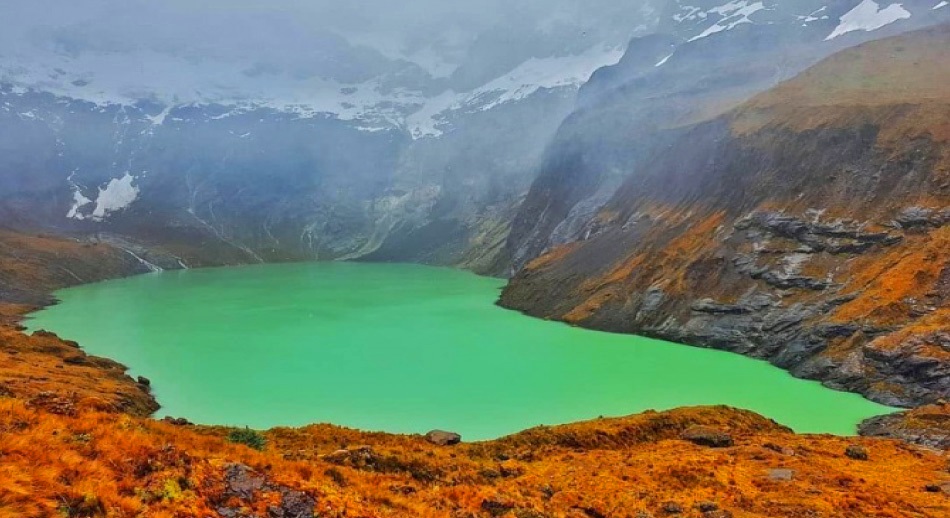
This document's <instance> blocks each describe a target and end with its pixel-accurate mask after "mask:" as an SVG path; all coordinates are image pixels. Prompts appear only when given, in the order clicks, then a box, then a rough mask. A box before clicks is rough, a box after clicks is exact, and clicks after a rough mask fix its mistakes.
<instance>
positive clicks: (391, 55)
mask: <svg viewBox="0 0 950 518" xmlns="http://www.w3.org/2000/svg"><path fill="white" fill-rule="evenodd" d="M249 3H250V4H254V5H255V8H254V9H223V10H222V9H218V10H211V8H207V7H205V6H193V5H191V4H189V3H187V2H177V1H173V2H168V3H164V4H161V5H159V4H150V3H144V4H142V5H136V6H131V5H127V4H126V3H123V2H115V1H113V0H98V1H93V0H84V1H83V2H79V3H77V4H75V5H74V6H70V7H65V6H61V5H60V6H53V5H45V10H44V4H49V2H37V3H36V4H30V5H26V4H23V5H9V6H4V7H2V8H0V14H4V18H5V19H23V20H24V22H25V23H24V27H22V28H21V27H19V26H17V27H11V30H9V31H7V32H5V33H4V34H3V35H0V43H2V46H0V48H2V49H3V50H0V132H2V133H3V134H4V135H10V138H6V139H4V141H3V142H2V143H0V146H2V156H0V192H2V194H0V214H2V215H3V216H4V221H5V222H7V224H8V225H17V226H19V227H20V228H28V229H40V230H52V231H55V232H61V233H69V234H75V235H96V236H99V237H98V238H99V239H103V240H108V241H110V242H113V243H116V242H119V241H122V242H125V245H123V246H126V245H128V246H127V248H129V249H130V250H135V251H136V253H138V254H140V255H142V256H143V257H145V256H147V255H149V254H151V258H147V259H146V260H147V261H149V262H151V263H152V264H154V265H156V266H158V267H163V268H170V267H179V266H180V265H181V264H184V265H188V266H199V265H204V264H220V263H235V262H249V261H251V262H253V261H271V260H293V259H366V260H405V261H417V262H426V263H438V264H458V265H462V266H466V267H469V268H473V269H477V270H485V269H488V268H490V267H491V265H492V264H494V262H495V258H496V256H498V253H499V252H500V251H501V249H502V246H503V244H504V241H505V238H506V236H507V231H508V228H509V224H510V221H511V220H512V219H513V213H514V211H515V209H516V207H517V205H518V203H519V202H520V200H521V197H522V196H523V194H524V192H526V191H527V189H528V187H529V185H530V182H531V180H532V179H533V177H534V173H535V171H536V168H537V166H536V164H537V162H538V160H539V157H540V156H541V155H542V153H543V150H544V148H545V146H546V145H547V143H548V142H549V141H550V139H551V138H552V136H553V133H554V131H555V129H556V128H557V127H558V125H559V124H560V122H561V121H562V120H563V118H564V116H566V115H567V114H568V113H569V112H570V110H571V109H572V108H573V106H574V101H575V94H576V92H577V90H578V88H579V86H580V85H581V84H583V83H584V82H585V81H587V79H588V78H589V77H590V75H591V73H592V72H593V71H594V70H596V69H598V68H600V67H601V66H603V65H606V64H611V63H614V62H616V61H617V60H618V59H619V58H620V56H621V55H622V53H623V46H624V44H625V42H626V41H627V40H628V39H629V37H630V35H631V34H636V33H643V32H648V31H649V30H651V28H652V26H653V25H655V23H656V20H657V15H656V13H657V12H658V11H657V8H654V7H653V5H654V3H653V2H648V3H645V4H642V5H641V6H639V7H638V8H636V9H628V8H625V9H617V7H616V6H613V4H614V3H613V2H598V3H597V4H598V7H600V8H601V9H595V10H590V11H586V10H584V9H581V6H579V4H578V3H576V2H571V1H565V2H559V3H558V4H555V5H549V6H532V5H527V4H525V5H522V6H510V7H499V8H498V9H496V10H494V11H489V12H488V13H486V12H482V11H480V10H478V9H475V8H468V7H465V8H459V9H445V8H441V7H438V6H428V7H427V8H425V9H422V8H421V6H417V7H413V8H409V9H406V10H405V12H398V13H393V12H392V11H393V9H392V7H391V6H388V4H386V3H385V2H375V4H378V5H376V7H377V11H378V13H374V12H373V11H372V10H369V9H367V8H366V6H365V5H364V6H347V5H339V6H334V5H333V4H332V3H315V4H314V5H312V6H309V7H308V6H303V5H302V4H300V3H295V2H277V3H276V4H274V5H271V4H269V3H266V2H257V3H255V2H249ZM137 4H138V3H137ZM258 4H260V5H258ZM284 4H286V5H284ZM601 4H602V5H601ZM208 5H211V4H208ZM430 8H431V9H430ZM40 10H42V13H40V12H38V11H40ZM417 10H418V11H419V12H416V11H417ZM2 11H5V13H4V12H2ZM499 13H500V14H499ZM387 16H392V17H400V21H401V24H402V26H399V27H396V28H394V26H393V24H392V23H391V22H392V20H390V19H387ZM40 19H42V20H44V23H43V24H36V23H32V24H31V23H27V22H31V21H35V20H40ZM462 22H465V23H462ZM380 24H384V25H385V27H387V29H386V30H383V28H382V27H381V26H380ZM203 33H208V34H214V35H216V36H217V37H216V38H201V37H196V36H195V34H199V35H200V34H203Z"/></svg>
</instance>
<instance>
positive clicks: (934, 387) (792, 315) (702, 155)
mask: <svg viewBox="0 0 950 518" xmlns="http://www.w3.org/2000/svg"><path fill="white" fill-rule="evenodd" d="M948 47H950V27H947V26H943V27H940V28H937V29H931V30H927V31H921V32H918V33H911V34H908V35H905V36H900V37H895V38H891V39H887V40H882V41H878V42H873V43H869V44H864V45H862V46H860V47H857V48H855V49H851V50H848V51H844V52H842V53H840V54H837V55H835V56H833V57H831V58H829V59H828V60H826V61H824V62H822V63H821V64H819V65H817V66H816V67H814V68H813V69H810V70H808V71H807V72H805V73H804V74H802V75H801V76H799V77H797V78H795V79H793V80H791V81H789V82H787V83H784V84H782V85H781V86H779V87H778V88H776V89H774V90H772V91H769V92H767V93H765V94H762V95H760V96H758V97H756V98H755V99H753V100H752V101H750V102H748V103H746V104H744V105H743V106H741V107H740V108H738V109H736V110H733V111H731V112H729V113H728V114H726V115H724V116H722V117H719V118H717V119H715V120H713V121H711V122H708V123H703V124H699V125H697V126H695V127H693V128H692V129H691V130H690V131H689V132H688V133H687V134H686V135H685V137H683V138H681V139H680V140H679V141H678V142H676V143H675V144H674V145H672V146H671V147H670V148H669V149H668V150H665V151H663V152H660V153H659V154H657V155H656V156H655V157H654V158H653V159H652V160H650V161H649V164H648V165H646V166H644V167H642V168H640V169H638V170H636V171H634V172H633V174H631V175H630V176H629V177H628V179H627V180H626V181H625V183H624V184H623V185H622V186H621V187H620V189H619V190H618V191H617V193H616V194H615V195H614V197H613V198H612V199H611V201H610V202H608V203H607V204H606V205H605V206H604V208H603V209H601V210H600V211H599V212H598V213H597V214H596V216H595V217H594V218H592V220H591V221H590V222H589V223H588V231H587V235H588V238H587V239H584V240H582V241H578V242H574V243H570V244H567V245H565V246H561V247H558V248H555V249H553V250H551V251H550V252H548V253H547V254H545V255H543V256H541V257H539V258H537V259H535V260H534V261H532V262H531V263H529V264H528V265H527V266H526V267H525V268H524V270H522V271H521V272H520V273H518V274H517V275H516V276H515V277H514V278H513V279H512V281H511V283H510V285H509V286H508V287H507V289H506V290H505V291H504V294H503V296H502V299H501V303H502V304H503V305H505V306H507V307H511V308H516V309H520V310H522V311H525V312H527V313H529V314H531V315H535V316H538V317H544V318H553V319H559V320H563V321H566V322H570V323H573V324H577V325H582V326H586V327H591V328H596V329H605V330H611V331H619V332H628V333H640V334H648V335H653V336H658V337H662V338H667V339H671V340H676V341H680V342H684V343H690V344H694V345H698V346H703V347H715V348H719V349H725V350H730V351H735V352H738V353H741V354H746V355H749V356H753V357H758V358H763V359H767V360H769V361H771V362H772V363H774V364H776V365H778V366H781V367H783V368H786V369H788V370H789V371H791V372H792V373H793V374H795V375H797V376H801V377H806V378H812V379H818V380H821V381H823V382H824V383H825V384H826V385H828V386H830V387H834V388H839V389H844V390H852V391H857V392H860V393H862V394H864V395H866V396H867V397H869V398H871V399H873V400H876V401H880V402H884V403H888V404H894V405H903V406H917V405H922V404H927V403H934V402H938V401H940V400H943V399H947V398H950V334H948V331H947V330H948V328H950V133H948V127H950V126H948V121H950V98H948V95H950V94H948V92H947V90H946V87H945V85H946V84H947V79H948V78H950V63H948V62H947V60H946V59H945V56H943V57H941V55H940V54H941V52H942V50H941V49H946V48H948Z"/></svg>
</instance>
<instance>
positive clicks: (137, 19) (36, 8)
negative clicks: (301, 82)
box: [0, 0, 646, 58]
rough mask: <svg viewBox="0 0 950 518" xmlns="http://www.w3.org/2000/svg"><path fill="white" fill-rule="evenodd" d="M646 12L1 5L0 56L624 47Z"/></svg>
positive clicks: (177, 3)
mask: <svg viewBox="0 0 950 518" xmlns="http://www.w3.org/2000/svg"><path fill="white" fill-rule="evenodd" d="M645 5H646V3H645V2H643V1H642V0H478V1H471V0H469V1H453V0H406V1H396V0H309V1H308V0H4V1H3V2H0V41H2V43H3V49H0V53H2V52H10V51H11V50H13V49H17V50H19V51H23V50H25V49H24V47H25V46H29V47H33V46H48V45H51V44H55V45H59V46H60V47H61V48H60V50H62V51H69V52H81V51H113V50H116V51H123V50H128V49H133V48H141V47H146V48H152V49H159V50H163V51H173V52H189V51H190V52H197V53H200V54H202V55H203V56H207V57H219V58H234V57H249V56H250V57H252V58H268V57H272V56H276V55H280V54H287V53H293V52H300V51H301V50H302V47H304V48H305V46H306V45H308V44H313V43H314V40H315V39H316V38H319V37H320V35H325V34H327V33H336V34H341V35H345V36H347V37H348V38H349V39H351V40H352V41H358V42H363V43H366V44H369V45H372V46H373V47H374V48H377V50H381V51H383V52H385V53H387V54H390V55H392V54H398V53H403V52H408V53H412V52H413V51H414V50H415V49H417V48H424V47H426V46H429V45H432V44H436V45H439V46H440V47H448V46H450V45H456V46H459V47H464V46H466V45H469V44H471V41H470V40H471V39H472V38H474V37H476V36H477V35H478V34H479V33H481V32H483V31H485V30H486V29H488V28H491V27H504V28H505V29H506V30H508V31H513V32H518V31H528V32H531V31H535V30H542V31H544V30H547V31H552V32H555V33H556V32H557V31H572V32H573V31H578V30H579V31H580V32H581V33H582V34H584V35H585V36H587V37H589V38H590V39H591V40H603V41H610V42H623V41H624V40H626V39H627V38H628V37H629V36H630V35H631V34H633V32H634V31H635V29H636V28H637V26H638V25H639V24H640V22H641V21H642V20H641V19H642V11H643V10H644V6H645ZM563 36H564V40H565V41H574V40H575V39H576V38H575V36H576V35H574V34H563ZM453 40H455V41H453ZM4 49H5V50H4Z"/></svg>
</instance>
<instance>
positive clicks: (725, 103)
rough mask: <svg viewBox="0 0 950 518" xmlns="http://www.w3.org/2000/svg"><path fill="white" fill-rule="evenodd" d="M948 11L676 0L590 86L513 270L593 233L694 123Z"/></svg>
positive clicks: (553, 155) (845, 2)
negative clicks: (606, 207) (642, 172)
mask: <svg viewBox="0 0 950 518" xmlns="http://www.w3.org/2000/svg"><path fill="white" fill-rule="evenodd" d="M941 20H943V21H950V9H947V8H946V7H945V6H941V4H939V3H938V2H932V1H930V0H920V1H911V2H903V3H899V4H898V3H892V4H878V3H876V2H874V1H872V0H836V1H825V0H817V1H816V0H798V1H794V2H779V1H774V0H771V1H769V0H765V1H755V2H753V1H751V0H736V1H731V2H728V3H723V2H721V1H719V0H706V1H691V2H685V1H677V2H669V3H668V4H667V7H666V9H665V10H664V11H662V13H661V16H660V21H659V22H658V25H657V29H656V30H655V31H653V32H651V33H650V34H648V35H644V36H642V37H637V38H634V40H633V41H631V43H630V44H629V46H628V48H627V51H626V53H625V54H624V57H623V58H622V59H621V60H620V62H619V63H617V64H616V65H614V66H609V67H605V68H603V69H601V70H598V71H597V72H596V73H595V74H594V75H593V77H592V78H591V80H590V81H589V82H588V83H587V84H586V85H585V86H584V87H583V88H582V89H581V92H580V97H579V102H578V107H577V108H576V109H575V110H574V112H573V113H572V114H571V115H570V116H569V117H568V118H567V120H566V121H565V122H564V124H562V126H561V127H560V129H559V130H558V131H557V135H556V137H555V139H554V140H553V141H552V143H551V144H550V146H549V152H548V153H546V155H545V157H544V158H543V162H542V166H541V168H540V170H539V175H538V178H537V180H536V181H535V182H534V184H533V185H532V187H531V190H530V192H529V193H528V195H527V197H526V199H525V202H524V204H523V205H522V206H521V208H520V211H519V214H518V216H517V218H516V220H515V222H514V223H513V229H512V232H511V236H510V239H509V240H508V243H507V245H506V252H505V254H506V255H505V261H504V262H506V263H508V264H509V265H510V266H509V268H508V269H507V270H505V273H508V274H509V275H510V274H513V273H514V272H516V271H517V270H518V269H519V268H520V267H522V266H523V265H524V264H526V263H527V262H528V261H530V260H531V259H533V258H535V257H537V256H538V255H539V254H541V253H542V252H543V251H545V250H548V249H550V248H551V247H553V246H557V245H560V244H564V243H568V242H571V241H574V240H577V239H580V238H583V237H584V236H585V235H587V234H589V233H590V232H591V231H592V229H591V224H592V222H594V218H595V214H596V213H597V212H598V210H599V209H600V208H601V207H602V206H603V204H604V203H605V202H606V201H607V200H609V199H610V198H611V196H612V195H613V193H614V192H615V190H616V189H617V188H618V187H619V186H620V185H621V183H622V182H623V180H624V178H626V177H627V176H628V175H632V174H637V172H638V170H639V169H641V168H643V167H646V166H647V164H648V162H649V160H651V157H652V156H653V155H654V154H655V153H657V152H658V150H662V149H665V148H667V147H668V146H670V145H672V142H674V141H676V139H677V138H679V137H680V136H681V135H682V134H683V133H684V132H686V131H688V129H689V128H690V127H692V126H693V125H694V124H696V123H699V122H702V121H708V120H712V119H715V118H716V117H717V116H719V115H721V114H723V113H725V112H727V111H729V110H730V109H732V108H734V107H736V106H737V105H739V104H741V103H742V102H744V101H746V100H748V99H749V98H750V97H752V96H753V95H755V94H756V93H759V92H762V91H765V90H767V89H769V88H771V87H773V86H776V85H777V84H779V83H780V82H781V81H783V80H786V79H789V78H791V77H794V76H795V75H796V74H797V73H799V72H801V71H802V70H805V69H806V68H807V67H809V66H811V65H814V64H815V63H817V62H818V61H820V60H821V59H822V58H824V57H827V56H829V55H831V54H832V53H834V52H836V51H839V50H842V49H844V48H847V47H850V46H853V45H855V44H858V43H861V42H863V41H868V40H872V39H879V38H883V37H886V36H889V35H894V34H899V33H901V32H904V31H907V30H910V29H913V28H919V27H924V26H928V25H931V24H934V23H939V22H940V21H941ZM499 273H501V272H499Z"/></svg>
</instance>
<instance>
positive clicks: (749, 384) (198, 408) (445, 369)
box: [29, 263, 892, 440]
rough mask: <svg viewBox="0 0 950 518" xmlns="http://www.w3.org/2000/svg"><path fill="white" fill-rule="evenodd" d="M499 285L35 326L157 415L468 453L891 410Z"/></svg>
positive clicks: (394, 288)
mask: <svg viewBox="0 0 950 518" xmlns="http://www.w3.org/2000/svg"><path fill="white" fill-rule="evenodd" d="M503 284H504V281H502V280H499V279H491V278H485V277H478V276H475V275H472V274H469V273H466V272H462V271H456V270H451V269H444V268H432V267H425V266H416V265H393V264H354V263H316V264H289V265H266V266H251V267H236V268H215V269H204V270H188V271H180V272H162V273H156V274H148V275H142V276H138V277H132V278H128V279H121V280H115V281H108V282H103V283H98V284H90V285H86V286H80V287H77V288H71V289H67V290H63V291H60V292H58V293H57V296H58V297H59V298H60V299H61V300H62V303H61V304H59V305H57V306H53V307H50V308H48V309H45V310H43V311H40V312H38V313H36V314H34V315H33V319H32V320H31V321H30V322H29V326H30V327H31V328H32V329H41V328H42V329H49V330H51V331H55V332H57V333H59V334H60V335H61V336H63V337H65V338H69V339H73V340H78V341H79V342H80V343H81V344H82V345H83V347H84V348H85V349H86V350H87V351H88V352H89V353H91V354H95V355H99V356H106V357H109V358H113V359H116V360H118V361H120V362H122V363H124V364H126V365H129V366H130V367H131V371H130V372H131V373H132V374H133V375H143V376H146V377H148V378H150V379H151V380H152V387H153V389H154V391H155V394H156V396H157V397H158V400H159V402H160V403H161V404H162V405H163V408H162V410H160V411H159V416H161V415H173V416H182V417H187V418H189V419H191V420H192V421H195V422H200V423H204V424H228V425H242V426H243V425H248V426H251V427H252V428H269V427H272V426H278V425H294V426H296V425H303V424H308V423H314V422H330V423H334V424H340V425H344V426H350V427H356V428H361V429H367V430H385V431H389V432H405V433H415V432H419V433H424V432H426V431H428V430H430V429H433V428H443V429H448V430H453V431H458V432H460V433H461V434H462V435H463V437H464V438H465V439H467V440H474V439H487V438H493V437H498V436H501V435H505V434H509V433H512V432H516V431H518V430H522V429H525V428H529V427H532V426H536V425H539V424H558V423H565V422H570V421H577V420H582V419H591V418H595V417H597V416H600V415H605V416H619V415H626V414H632V413H636V412H641V411H643V410H647V409H657V410H662V409H669V408H673V407H678V406H687V405H712V404H726V405H732V406H736V407H740V408H747V409H751V410H754V411H757V412H759V413H761V414H764V415H766V416H769V417H771V418H773V419H775V420H777V421H779V422H781V423H783V424H786V425H788V426H791V427H793V428H794V429H795V430H797V431H799V432H827V433H835V434H853V433H854V432H855V427H856V425H857V423H858V422H859V421H861V420H862V419H864V418H867V417H870V416H873V415H878V414H883V413H887V412H889V411H892V409H890V408H888V407H884V406H881V405H877V404H875V403H872V402H869V401H867V400H865V399H863V398H861V397H860V396H857V395H854V394H847V393H842V392H836V391H833V390H829V389H827V388H824V387H822V386H821V385H820V384H818V383H814V382H810V381H803V380H799V379H795V378H793V377H792V376H790V375H789V374H787V373H786V372H784V371H782V370H780V369H778V368H776V367H773V366H771V365H769V364H768V363H765V362H761V361H756V360H752V359H749V358H745V357H742V356H740V355H736V354H731V353H725V352H719V351H713V350H707V349H699V348H694V347H687V346H682V345H677V344H671V343H667V342H662V341H658V340H651V339H647V338H642V337H637V336H630V335H616V334H608V333H600V332H595V331H588V330H583V329H579V328H574V327H570V326H567V325H563V324H560V323H555V322H546V321H543V320H537V319H533V318H530V317H527V316H523V315H521V314H519V313H517V312H513V311H508V310H505V309H502V308H500V307H497V306H496V305H495V304H494V302H495V300H496V299H497V297H498V294H499V290H500V289H501V287H502V286H503Z"/></svg>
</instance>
